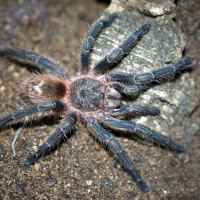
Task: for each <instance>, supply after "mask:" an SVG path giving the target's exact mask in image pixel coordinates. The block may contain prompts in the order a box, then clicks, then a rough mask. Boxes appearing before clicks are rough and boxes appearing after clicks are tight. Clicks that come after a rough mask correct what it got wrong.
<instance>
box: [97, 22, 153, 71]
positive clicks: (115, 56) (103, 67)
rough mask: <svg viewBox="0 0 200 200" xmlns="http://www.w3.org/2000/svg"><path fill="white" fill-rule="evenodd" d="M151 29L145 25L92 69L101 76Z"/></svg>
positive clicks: (148, 25)
mask: <svg viewBox="0 0 200 200" xmlns="http://www.w3.org/2000/svg"><path fill="white" fill-rule="evenodd" d="M150 28H151V25H150V24H145V25H143V26H142V27H141V28H139V30H137V31H136V32H135V33H134V34H133V35H131V36H130V37H129V38H128V39H127V40H125V41H124V42H123V43H122V44H121V45H120V46H119V47H117V48H116V49H114V50H113V51H112V52H111V53H110V54H109V55H107V56H106V57H105V58H103V59H102V60H101V61H100V62H99V63H97V65H96V66H95V68H94V71H95V73H96V74H103V73H104V72H105V71H107V70H108V69H109V67H110V66H112V65H114V63H117V62H119V61H120V60H121V59H122V58H123V57H124V55H125V54H127V53H128V52H129V51H130V50H131V48H133V46H134V45H135V44H136V43H137V42H138V41H139V40H140V39H141V38H142V36H143V35H145V34H146V33H148V32H149V30H150Z"/></svg>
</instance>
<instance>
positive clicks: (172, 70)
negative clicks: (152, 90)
mask: <svg viewBox="0 0 200 200" xmlns="http://www.w3.org/2000/svg"><path fill="white" fill-rule="evenodd" d="M191 63H192V58H191V57H184V58H182V59H180V60H178V61H177V62H175V63H174V64H172V65H171V66H168V67H162V68H159V69H156V70H153V71H151V72H147V73H142V74H138V75H135V74H125V73H124V74H109V75H108V77H107V79H108V80H109V81H119V82H123V83H129V84H148V83H151V82H153V81H156V80H159V79H164V78H167V77H169V76H171V75H174V74H176V73H177V72H179V71H180V70H182V69H183V67H184V66H186V65H189V64H191Z"/></svg>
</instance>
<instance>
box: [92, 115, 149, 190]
mask: <svg viewBox="0 0 200 200" xmlns="http://www.w3.org/2000/svg"><path fill="white" fill-rule="evenodd" d="M88 128H89V131H90V132H91V133H92V135H94V136H95V137H96V138H98V139H99V140H100V141H102V142H103V143H105V144H106V145H108V147H109V148H110V149H111V150H112V151H113V152H114V153H115V154H116V155H117V156H118V158H119V160H120V162H121V163H122V164H123V165H124V168H125V169H126V170H127V171H128V172H130V174H131V176H132V177H133V178H134V180H135V181H136V182H137V184H138V186H139V187H140V188H141V190H142V191H144V192H148V191H149V187H148V185H147V184H146V183H145V182H144V181H143V180H142V178H141V177H140V174H139V173H138V171H137V170H136V168H135V166H134V164H133V162H132V161H131V159H130V157H129V156H128V155H127V153H126V152H125V151H124V149H123V147H122V146H121V145H120V144H119V143H118V142H117V141H116V140H115V139H114V138H113V136H112V134H110V133H109V132H108V131H106V130H105V129H104V128H102V127H101V126H100V125H99V124H98V123H97V122H96V121H95V119H94V118H92V117H91V118H90V119H89V121H88Z"/></svg>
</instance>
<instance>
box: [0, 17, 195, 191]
mask: <svg viewBox="0 0 200 200" xmlns="http://www.w3.org/2000/svg"><path fill="white" fill-rule="evenodd" d="M116 18H117V14H116V13H114V14H112V15H110V16H109V17H108V18H107V19H103V20H100V21H99V22H98V23H96V24H95V25H94V26H93V27H92V29H91V31H90V33H89V35H88V37H87V38H86V40H85V42H84V44H83V48H82V52H81V64H82V69H81V73H80V74H79V75H78V76H76V77H70V76H69V74H68V73H67V72H66V71H65V70H64V69H62V68H61V67H60V66H58V65H56V64H54V63H53V62H52V61H50V60H49V59H47V58H45V57H43V56H41V55H39V54H37V53H34V52H28V51H23V50H14V49H5V50H1V51H0V55H1V56H5V57H6V58H8V59H11V60H17V61H20V62H22V63H25V64H32V65H36V66H37V67H39V68H40V69H48V70H50V71H51V72H52V73H53V74H54V75H53V74H51V75H50V74H49V75H48V74H35V75H33V76H32V77H30V78H28V79H27V80H26V81H25V82H24V84H23V89H22V93H23V94H24V97H25V98H26V99H28V100H29V102H30V103H31V104H32V105H30V107H28V108H26V109H22V110H17V111H15V112H13V113H11V114H10V115H9V116H7V117H5V118H3V119H1V120H0V128H2V127H3V126H5V125H7V124H8V123H11V122H13V121H15V120H18V121H23V120H27V119H28V118H29V116H32V115H33V116H34V114H38V113H44V112H45V113H46V112H48V111H52V112H54V113H64V114H65V115H66V117H65V118H64V119H63V121H62V123H61V124H60V126H59V128H58V129H57V130H56V131H55V132H54V133H53V134H52V135H51V136H50V137H49V138H48V139H47V140H46V142H45V143H44V144H43V145H42V146H41V147H40V148H39V149H38V150H37V152H36V153H34V154H33V155H31V156H30V157H29V158H27V160H26V161H25V166H26V167H30V166H31V165H33V164H34V163H35V162H36V161H38V159H40V158H41V157H42V156H43V155H45V154H46V153H47V152H48V151H49V150H51V149H52V148H53V147H55V146H56V145H58V144H59V142H60V140H61V139H62V138H63V137H64V136H66V138H67V136H69V135H70V132H71V130H72V129H73V127H74V126H75V124H76V123H77V122H81V123H82V124H83V125H85V126H86V127H87V128H88V130H89V132H90V133H91V134H92V135H93V136H94V137H96V138H98V139H99V140H100V141H101V142H103V143H105V144H106V145H107V146H108V147H109V148H110V149H111V150H112V151H113V152H114V154H116V155H117V157H118V159H119V160H120V161H121V163H122V165H123V166H124V168H125V169H126V170H127V171H128V172H129V173H130V174H131V176H132V177H133V179H134V180H135V181H136V183H137V184H138V186H139V187H140V188H141V190H142V191H144V192H147V191H149V187H148V185H147V184H146V183H145V181H144V180H143V179H142V178H141V176H140V174H139V173H138V171H137V170H136V168H135V166H134V164H133V162H132V160H131V159H130V157H129V156H128V155H127V153H126V152H125V150H124V149H123V147H122V146H121V145H120V144H119V143H118V142H117V140H116V139H115V138H114V137H113V135H112V133H111V132H110V131H108V130H107V129H110V130H114V131H120V132H129V133H134V134H137V135H139V136H141V137H143V138H147V139H150V140H151V141H152V142H153V143H156V144H159V145H160V146H162V147H165V148H168V149H169V150H172V151H176V152H178V153H182V152H184V151H185V150H184V148H183V147H182V146H181V145H178V144H176V143H174V142H173V141H172V140H170V139H169V138H167V137H165V136H163V135H161V134H159V133H157V132H156V131H154V130H152V129H150V128H148V127H147V126H145V125H142V124H139V123H136V122H134V121H130V120H128V119H127V117H130V116H135V115H141V116H144V115H150V116H156V115H158V114H159V113H160V110H159V109H158V108H156V107H146V106H143V105H135V104H133V103H129V104H125V105H123V103H122V99H123V98H124V97H126V96H131V97H132V96H138V95H139V94H140V93H142V92H145V91H146V90H147V89H148V88H149V87H151V85H152V83H155V82H157V83H158V84H159V83H160V80H162V79H165V78H167V77H170V76H172V75H175V74H176V73H177V72H180V70H182V69H183V67H184V66H185V65H189V64H191V62H192V58H190V57H184V58H182V59H180V60H178V61H177V62H175V63H173V64H172V65H170V66H164V67H162V68H159V69H155V70H153V71H150V72H147V73H141V74H127V73H109V74H108V73H106V72H107V71H108V70H109V69H111V67H113V66H114V65H115V64H116V63H118V62H119V61H120V60H121V59H123V57H124V56H125V55H126V54H128V53H129V51H130V50H131V49H132V48H133V46H134V45H136V44H137V42H138V41H139V40H140V39H142V37H143V35H145V34H147V33H148V32H149V31H150V27H151V25H150V24H145V25H143V26H142V27H140V28H139V29H138V30H137V31H136V32H135V33H133V34H132V35H131V36H129V37H128V38H127V39H126V40H125V41H124V42H123V43H122V44H121V45H120V46H118V47H117V48H115V49H114V50H113V51H112V52H111V53H110V54H108V55H106V56H105V57H104V58H103V59H102V60H100V61H99V62H97V63H96V64H94V66H93V67H90V65H91V52H92V48H93V46H94V44H95V40H96V39H97V37H98V36H99V35H100V33H101V31H102V30H103V29H104V28H106V27H109V26H110V25H111V24H112V23H113V22H114V21H115V20H116ZM104 127H106V128H107V129H105V128H104Z"/></svg>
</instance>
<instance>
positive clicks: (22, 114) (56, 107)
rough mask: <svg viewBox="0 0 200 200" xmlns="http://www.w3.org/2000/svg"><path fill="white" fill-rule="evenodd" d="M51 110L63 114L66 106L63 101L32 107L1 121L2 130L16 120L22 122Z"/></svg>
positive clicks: (48, 102)
mask: <svg viewBox="0 0 200 200" xmlns="http://www.w3.org/2000/svg"><path fill="white" fill-rule="evenodd" d="M49 110H55V111H57V112H61V111H63V110H64V104H63V103H62V102H61V101H47V102H44V103H40V104H36V105H33V106H31V107H30V108H27V109H23V110H18V111H16V112H14V113H12V114H11V115H9V116H7V117H5V118H3V119H1V120H0V129H1V128H2V127H3V126H5V125H6V124H8V123H10V122H12V121H14V120H20V119H23V118H25V119H26V117H28V116H30V115H32V114H35V113H38V112H41V113H43V112H45V111H49Z"/></svg>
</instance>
